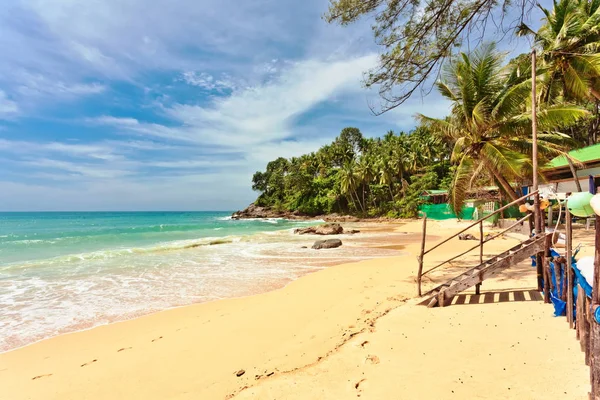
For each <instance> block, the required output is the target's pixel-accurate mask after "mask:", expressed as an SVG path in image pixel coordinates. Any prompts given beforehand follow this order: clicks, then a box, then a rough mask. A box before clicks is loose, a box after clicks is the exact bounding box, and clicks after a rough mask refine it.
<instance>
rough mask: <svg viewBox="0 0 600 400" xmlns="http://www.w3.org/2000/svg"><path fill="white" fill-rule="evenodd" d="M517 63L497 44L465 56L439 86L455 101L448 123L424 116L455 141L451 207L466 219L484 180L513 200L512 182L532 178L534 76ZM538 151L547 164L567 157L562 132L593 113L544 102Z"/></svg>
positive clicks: (434, 128)
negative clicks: (468, 199) (472, 192)
mask: <svg viewBox="0 0 600 400" xmlns="http://www.w3.org/2000/svg"><path fill="white" fill-rule="evenodd" d="M519 67H520V64H519V60H517V62H516V63H513V64H510V63H509V64H508V65H507V66H505V65H504V63H503V56H502V55H501V54H500V53H498V52H497V51H496V49H495V45H494V44H487V45H484V46H481V47H479V48H478V49H477V50H475V51H474V52H473V53H469V54H466V53H461V54H460V55H459V56H457V57H456V58H455V59H452V60H451V63H450V64H448V66H447V67H446V68H445V70H444V74H443V76H442V80H440V81H439V82H438V84H437V86H438V90H439V91H440V93H441V94H442V95H443V96H444V97H446V98H447V99H448V100H450V101H451V102H452V105H451V112H450V115H449V116H448V117H447V118H445V119H437V118H429V117H426V116H424V115H419V119H420V121H421V123H422V124H424V125H425V126H427V127H429V129H430V130H431V131H432V132H434V133H435V134H436V135H438V136H439V137H440V138H442V139H443V140H445V141H447V142H449V143H453V144H454V147H453V149H452V162H453V163H454V164H455V165H456V170H455V172H454V174H453V179H452V182H451V183H450V185H449V188H450V205H451V206H452V208H453V210H454V212H455V213H456V214H457V215H460V211H461V209H462V207H463V202H464V200H465V196H466V194H467V192H468V190H469V189H470V188H471V187H473V186H475V184H477V183H481V182H482V181H488V182H494V183H495V184H497V185H498V186H499V187H500V188H502V190H503V191H504V192H505V193H506V194H507V195H508V196H509V197H510V198H512V199H513V200H516V199H517V196H516V193H515V190H514V189H513V188H512V187H511V182H520V181H522V180H523V179H525V178H526V177H528V176H531V148H532V146H531V109H530V107H529V106H528V104H530V102H529V99H530V97H531V84H532V83H531V76H529V77H527V74H521V73H515V71H514V70H515V68H519ZM537 115H538V127H539V129H540V131H543V132H542V133H540V135H538V141H537V145H538V152H539V160H540V162H541V163H543V162H545V161H549V160H550V159H551V158H553V157H556V156H558V155H562V154H565V152H566V151H567V150H568V148H569V147H568V146H569V141H568V136H567V135H565V134H563V133H561V132H559V130H560V129H562V128H564V127H568V126H571V125H573V124H574V123H576V122H577V121H578V120H579V119H581V118H582V117H584V116H586V115H587V112H586V111H585V110H584V109H583V108H582V107H579V106H576V105H568V104H562V103H556V104H543V105H541V106H540V107H539V110H538V113H537Z"/></svg>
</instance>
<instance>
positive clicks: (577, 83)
mask: <svg viewBox="0 0 600 400" xmlns="http://www.w3.org/2000/svg"><path fill="white" fill-rule="evenodd" d="M539 7H540V9H541V10H542V12H543V13H544V15H545V17H544V23H543V25H542V26H541V27H540V29H539V30H538V31H537V32H534V31H533V30H532V29H531V28H529V27H528V26H526V25H522V26H521V27H520V30H519V34H522V35H523V34H525V35H527V34H528V35H533V37H534V38H535V42H536V44H537V46H538V47H539V48H540V49H541V53H540V55H541V58H542V60H543V63H542V65H541V69H542V72H544V74H543V75H542V79H541V82H542V83H543V85H541V87H540V89H541V90H540V98H541V100H542V101H543V102H546V103H549V102H551V101H552V99H553V97H554V96H556V95H557V94H558V93H561V92H562V94H563V95H564V96H566V97H567V98H573V99H576V100H588V99H592V100H600V53H599V52H600V0H591V1H590V0H560V1H559V2H556V1H555V2H554V8H553V9H552V10H547V9H545V8H543V7H541V6H539Z"/></svg>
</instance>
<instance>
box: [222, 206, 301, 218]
mask: <svg viewBox="0 0 600 400" xmlns="http://www.w3.org/2000/svg"><path fill="white" fill-rule="evenodd" d="M231 218H232V219H251V218H285V219H306V218H307V216H305V215H302V214H301V213H299V212H298V211H293V212H290V211H275V210H273V209H272V208H270V207H261V206H257V205H256V204H254V203H252V204H250V205H249V206H248V207H247V208H246V209H245V210H241V211H236V212H234V213H233V214H232V215H231Z"/></svg>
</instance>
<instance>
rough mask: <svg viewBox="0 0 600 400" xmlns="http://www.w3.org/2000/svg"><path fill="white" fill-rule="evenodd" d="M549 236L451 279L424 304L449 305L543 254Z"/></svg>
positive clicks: (432, 291) (514, 249) (505, 253)
mask: <svg viewBox="0 0 600 400" xmlns="http://www.w3.org/2000/svg"><path fill="white" fill-rule="evenodd" d="M547 236H548V235H547V234H541V235H539V236H537V237H534V238H531V239H528V240H526V241H524V242H521V243H519V244H518V245H516V246H514V247H512V248H510V249H508V250H506V251H505V252H503V253H500V254H498V255H497V256H494V257H492V258H490V259H489V260H487V261H484V262H482V263H480V264H479V265H477V266H475V267H473V268H471V269H469V270H468V271H466V272H464V273H462V274H460V275H458V276H456V277H454V278H452V279H450V280H449V281H448V282H446V283H444V284H442V285H440V286H438V287H436V288H435V289H432V290H430V291H429V292H427V293H425V294H424V295H423V298H424V300H423V302H421V303H420V304H426V305H427V306H428V307H435V306H441V307H444V306H446V305H448V304H449V303H450V302H451V301H452V298H453V297H454V296H455V295H456V294H458V293H460V292H462V291H464V290H466V289H468V288H470V287H473V286H476V285H479V284H480V283H481V282H483V281H484V280H485V279H489V278H491V277H493V276H495V275H496V274H498V273H499V272H501V271H503V270H505V269H506V268H508V267H510V266H512V265H515V264H517V263H519V262H521V261H523V260H525V259H527V258H528V257H531V256H533V255H535V254H537V253H540V252H543V251H544V249H545V246H546V240H547Z"/></svg>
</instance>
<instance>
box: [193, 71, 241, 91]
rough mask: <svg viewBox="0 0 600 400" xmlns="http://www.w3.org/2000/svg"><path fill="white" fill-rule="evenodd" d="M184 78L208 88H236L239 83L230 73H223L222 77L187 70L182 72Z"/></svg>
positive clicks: (219, 89)
mask: <svg viewBox="0 0 600 400" xmlns="http://www.w3.org/2000/svg"><path fill="white" fill-rule="evenodd" d="M182 79H183V80H184V81H185V82H186V83H187V84H189V85H192V86H197V87H200V88H202V89H206V90H216V91H218V92H222V91H224V90H235V89H236V87H237V85H236V84H235V82H234V81H233V79H232V78H231V76H229V75H228V74H222V75H221V77H220V78H215V77H214V76H212V75H211V74H209V73H206V72H200V73H198V72H195V71H186V72H184V73H183V74H182Z"/></svg>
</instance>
